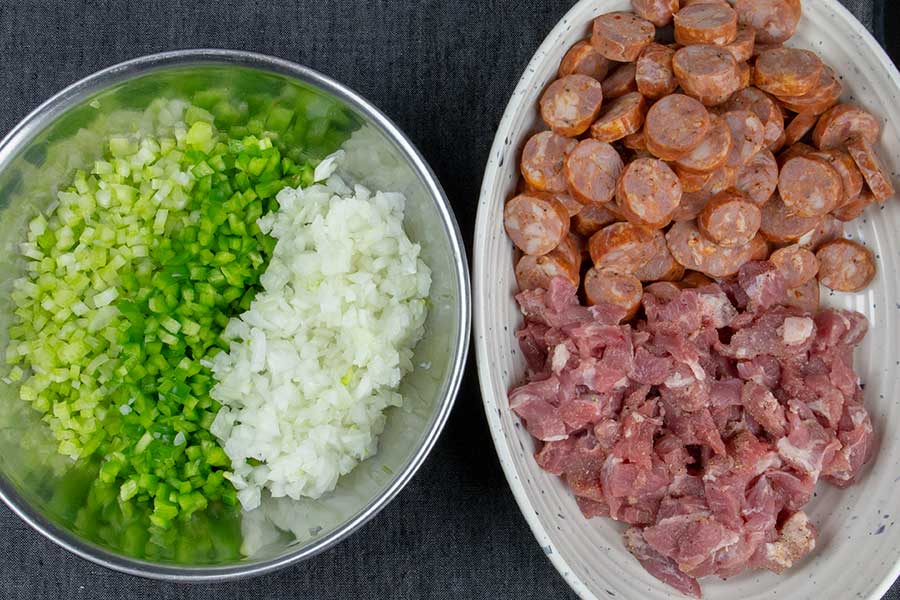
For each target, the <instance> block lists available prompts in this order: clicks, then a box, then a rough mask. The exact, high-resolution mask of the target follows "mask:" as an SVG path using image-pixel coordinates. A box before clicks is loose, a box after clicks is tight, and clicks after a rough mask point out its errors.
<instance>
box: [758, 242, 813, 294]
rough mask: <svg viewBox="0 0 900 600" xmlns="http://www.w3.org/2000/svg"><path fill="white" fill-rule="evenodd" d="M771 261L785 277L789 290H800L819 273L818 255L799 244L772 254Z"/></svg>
mask: <svg viewBox="0 0 900 600" xmlns="http://www.w3.org/2000/svg"><path fill="white" fill-rule="evenodd" d="M769 261H771V262H772V264H773V265H775V267H776V268H777V269H778V270H779V271H780V272H781V274H782V275H783V276H784V282H785V285H786V286H787V287H788V288H798V287H801V286H802V285H804V284H805V283H806V282H807V281H809V280H810V279H813V278H815V276H816V274H817V273H818V272H819V260H818V259H817V258H816V255H815V254H813V253H812V252H810V251H809V250H807V249H806V248H803V247H802V246H799V245H797V244H794V245H791V246H785V247H784V248H780V249H778V250H776V251H775V252H773V253H772V255H771V256H770V257H769Z"/></svg>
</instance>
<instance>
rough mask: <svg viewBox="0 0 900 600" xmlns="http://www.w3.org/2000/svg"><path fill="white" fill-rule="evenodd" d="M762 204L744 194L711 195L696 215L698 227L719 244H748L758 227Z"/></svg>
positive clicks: (728, 246)
mask: <svg viewBox="0 0 900 600" xmlns="http://www.w3.org/2000/svg"><path fill="white" fill-rule="evenodd" d="M760 221H761V213H760V210H759V207H758V206H756V205H755V204H754V203H753V202H751V201H750V200H749V199H747V198H746V197H745V196H744V195H743V194H739V193H731V192H721V193H719V194H716V195H715V196H713V197H712V198H710V200H709V202H707V204H706V206H705V207H704V208H703V210H702V211H700V215H699V216H698V217H697V228H698V229H699V230H700V232H701V233H702V234H703V235H705V236H706V237H707V238H708V239H710V240H711V241H713V242H715V243H716V244H718V245H719V246H724V247H726V248H733V247H736V246H743V245H745V244H749V243H750V240H752V239H753V238H754V237H755V236H756V232H757V231H759V224H760Z"/></svg>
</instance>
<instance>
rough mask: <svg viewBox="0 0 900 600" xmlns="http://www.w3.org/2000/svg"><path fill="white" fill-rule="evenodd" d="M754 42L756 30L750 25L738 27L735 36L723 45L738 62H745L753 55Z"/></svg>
mask: <svg viewBox="0 0 900 600" xmlns="http://www.w3.org/2000/svg"><path fill="white" fill-rule="evenodd" d="M755 42H756V31H755V30H754V29H753V28H751V27H738V30H737V37H735V38H734V41H733V42H731V43H730V44H727V45H726V46H725V49H726V50H728V51H729V52H731V55H732V56H734V60H736V61H738V63H742V62H747V61H748V60H750V59H751V58H752V57H753V47H754V43H755Z"/></svg>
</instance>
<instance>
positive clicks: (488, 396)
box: [473, 0, 900, 600]
mask: <svg viewBox="0 0 900 600" xmlns="http://www.w3.org/2000/svg"><path fill="white" fill-rule="evenodd" d="M816 1H817V2H821V4H822V8H827V9H830V10H832V11H834V12H835V13H837V14H838V15H840V16H841V18H842V19H843V20H844V21H845V22H846V24H847V25H848V26H849V27H850V28H851V29H852V33H854V34H856V36H857V37H858V38H859V39H861V40H862V41H863V43H864V44H865V51H866V52H867V53H870V54H872V55H874V56H876V57H877V58H878V62H879V63H880V64H881V65H882V66H883V68H884V69H885V71H886V73H887V74H888V76H889V77H890V79H891V81H892V83H893V85H894V86H895V88H897V89H900V73H898V71H897V68H896V66H895V65H894V63H893V61H892V60H891V59H890V57H889V56H888V55H887V53H886V52H885V50H884V48H882V46H881V45H880V44H879V43H878V42H877V41H876V40H875V39H874V38H873V37H872V35H871V34H870V33H869V31H868V30H867V29H866V28H865V27H864V26H863V25H862V24H861V23H860V22H859V20H857V19H856V17H855V16H854V15H853V14H852V13H851V12H850V11H849V10H847V8H845V7H844V6H843V5H842V4H841V3H840V2H838V0H816ZM603 4H604V0H580V1H579V2H577V3H576V4H575V5H574V6H573V7H572V8H571V9H570V10H569V11H568V12H567V13H566V14H565V15H564V16H563V17H562V19H561V20H560V21H559V22H558V23H557V24H556V26H555V27H554V28H553V29H552V30H551V31H550V33H548V34H547V37H546V38H545V39H544V41H543V42H542V43H541V45H540V46H539V47H538V49H537V51H536V52H535V54H534V56H533V57H532V59H531V60H530V61H529V62H528V64H527V66H526V67H525V70H524V72H523V74H522V76H521V77H520V78H519V82H518V84H517V85H516V88H515V90H514V91H513V94H512V96H511V97H510V101H509V103H508V105H507V107H506V109H505V111H504V113H503V116H502V118H501V120H500V123H499V125H498V127H497V133H496V136H495V138H494V143H493V144H492V145H491V150H490V153H489V155H488V160H487V165H486V167H485V172H484V178H483V181H482V186H481V193H480V197H479V203H478V211H477V216H476V221H475V242H474V251H473V254H474V256H473V267H474V268H473V275H474V277H473V292H474V314H473V316H474V328H475V354H476V362H477V367H478V377H479V384H480V388H481V392H482V400H483V403H484V409H485V416H486V417H487V420H488V425H489V428H490V432H491V437H492V439H493V441H494V447H495V449H496V451H497V456H498V458H499V460H500V465H501V467H502V469H503V472H504V474H505V476H506V479H507V481H508V482H509V486H510V488H511V490H512V492H513V496H514V498H515V500H516V503H517V504H518V506H519V509H520V511H521V512H522V514H523V516H524V517H525V520H526V522H527V523H528V525H529V527H530V528H531V531H532V533H533V534H534V536H535V538H536V540H537V542H538V543H539V544H540V545H541V547H542V548H543V550H544V553H545V554H546V555H547V556H548V558H549V559H550V561H551V563H552V564H553V566H554V567H555V568H556V569H557V571H559V573H560V574H561V575H562V577H563V578H564V579H565V581H566V582H567V583H568V584H569V585H570V586H571V588H572V589H573V590H574V591H575V593H576V594H578V596H580V597H581V598H586V599H594V600H599V597H598V596H596V595H595V594H593V593H592V592H591V591H590V590H589V589H588V587H587V585H585V583H584V582H583V581H582V580H581V578H579V577H578V576H577V575H576V574H575V573H574V571H573V570H572V569H571V568H570V567H569V565H568V563H567V562H566V560H565V559H564V558H563V557H562V555H561V554H560V553H559V552H558V551H557V549H556V547H555V545H554V543H553V541H552V540H551V538H550V536H549V534H548V533H547V531H546V529H545V527H544V525H543V523H542V522H541V520H540V518H539V516H538V515H537V513H536V511H535V508H534V506H533V505H532V503H531V501H530V500H529V498H528V495H527V493H526V491H525V487H524V485H523V484H522V482H521V481H520V479H519V474H518V473H517V471H516V469H515V466H514V464H513V461H512V453H511V449H510V446H509V444H508V443H507V440H506V438H505V437H504V435H503V429H502V424H501V422H500V412H499V411H501V410H508V407H507V406H506V404H505V400H506V399H505V398H496V397H495V395H494V393H493V388H494V387H495V386H494V385H492V384H493V383H494V382H495V380H496V379H497V373H496V369H495V368H494V367H493V366H492V364H491V361H490V358H489V355H488V347H487V338H486V336H487V335H488V331H489V328H488V326H487V323H486V314H485V295H484V293H483V291H482V286H484V285H491V282H492V278H491V277H490V275H489V272H488V270H487V264H486V262H485V258H486V255H485V252H484V250H483V247H482V246H483V244H484V241H483V240H486V239H487V236H488V235H489V231H490V227H491V225H492V224H491V223H490V222H489V215H488V210H487V209H486V206H487V205H488V204H490V201H491V198H490V195H491V189H492V188H493V187H494V180H495V179H496V178H497V177H498V175H499V167H498V165H497V162H496V161H497V158H498V157H499V156H501V155H502V153H503V151H504V149H505V147H506V146H507V145H508V144H509V143H510V142H509V136H510V134H511V130H512V121H513V118H514V116H515V115H516V114H517V113H518V112H519V111H521V110H523V109H524V110H534V108H533V106H534V102H535V101H536V98H530V99H529V98H525V96H527V92H528V89H529V88H530V87H531V86H532V85H533V84H534V81H533V76H532V73H533V71H535V69H536V67H537V66H538V65H541V64H542V63H543V61H544V60H545V57H546V56H547V54H548V53H549V52H550V50H551V49H553V48H554V47H555V45H556V43H557V40H558V39H559V38H560V37H562V36H563V35H564V33H565V32H566V31H567V30H568V29H570V28H571V27H572V25H571V23H570V22H571V21H572V17H573V16H574V15H576V14H578V13H580V12H582V10H583V5H596V6H594V7H593V8H594V13H595V14H600V13H602V12H605V10H604V9H603V8H602V6H603ZM510 325H512V324H510ZM898 576H900V554H898V556H897V557H896V559H895V561H894V565H893V567H892V568H891V570H890V576H889V577H887V578H885V579H884V580H883V581H882V582H881V583H880V585H878V587H877V588H875V589H874V590H873V591H872V593H871V594H869V596H867V598H866V600H881V598H882V596H883V595H884V594H885V593H886V592H887V591H888V589H890V587H891V585H892V584H893V582H894V581H895V580H896V579H897V578H898Z"/></svg>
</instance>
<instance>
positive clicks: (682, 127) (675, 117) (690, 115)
mask: <svg viewBox="0 0 900 600" xmlns="http://www.w3.org/2000/svg"><path fill="white" fill-rule="evenodd" d="M708 129H709V112H708V111H707V110H706V107H704V106H703V105H702V104H701V103H700V102H699V101H698V100H696V99H694V98H691V97H690V96H685V95H684V94H670V95H668V96H666V97H665V98H661V99H660V100H658V101H657V102H656V104H654V105H653V106H651V107H650V110H649V111H647V118H646V119H645V120H644V140H645V142H646V144H647V150H649V151H650V153H651V154H653V155H654V156H656V157H658V158H661V159H663V160H676V159H678V158H681V157H682V156H684V155H685V154H687V153H688V152H690V151H691V150H693V149H694V148H696V147H697V146H699V145H700V143H701V142H702V141H703V138H705V137H706V132H707V130H708Z"/></svg>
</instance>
